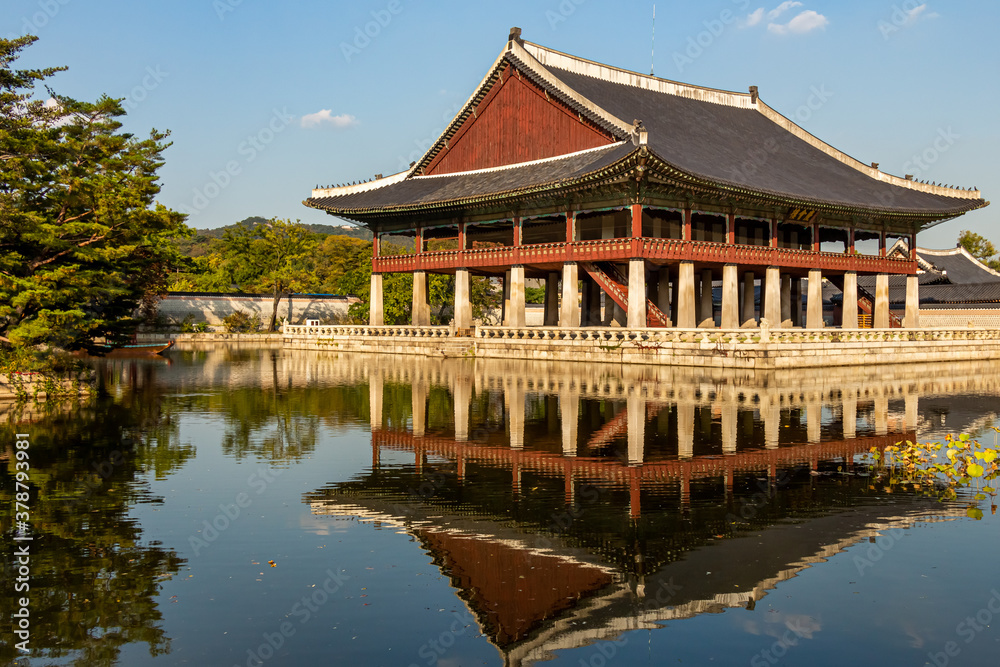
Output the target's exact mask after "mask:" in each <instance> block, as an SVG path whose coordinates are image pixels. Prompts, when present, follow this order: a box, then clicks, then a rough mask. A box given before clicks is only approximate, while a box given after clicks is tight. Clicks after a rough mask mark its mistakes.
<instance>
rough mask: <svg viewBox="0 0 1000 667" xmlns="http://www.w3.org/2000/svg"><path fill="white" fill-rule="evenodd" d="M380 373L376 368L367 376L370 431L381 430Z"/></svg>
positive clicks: (381, 385)
mask: <svg viewBox="0 0 1000 667" xmlns="http://www.w3.org/2000/svg"><path fill="white" fill-rule="evenodd" d="M382 388H383V382H382V375H381V374H380V373H379V372H378V369H377V368H376V369H375V370H373V371H372V374H371V376H370V377H369V378H368V413H369V414H368V423H369V425H370V426H371V430H372V433H374V432H375V431H381V430H382V394H383V392H382Z"/></svg>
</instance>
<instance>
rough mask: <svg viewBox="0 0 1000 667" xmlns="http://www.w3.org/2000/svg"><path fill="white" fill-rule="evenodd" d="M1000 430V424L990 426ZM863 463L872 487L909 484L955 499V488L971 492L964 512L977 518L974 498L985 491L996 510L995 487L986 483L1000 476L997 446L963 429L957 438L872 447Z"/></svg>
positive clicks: (977, 509)
mask: <svg viewBox="0 0 1000 667" xmlns="http://www.w3.org/2000/svg"><path fill="white" fill-rule="evenodd" d="M993 430H994V431H995V432H997V433H1000V428H997V427H993ZM867 463H868V464H869V466H870V467H871V469H872V472H873V474H874V477H873V485H872V488H875V486H874V485H875V484H882V485H884V488H885V490H886V491H888V492H891V491H892V490H893V489H895V488H903V489H907V488H911V489H913V490H914V491H917V492H922V493H926V494H929V495H934V496H936V497H938V498H940V499H941V500H955V499H957V498H958V493H959V491H962V490H963V489H964V490H968V491H969V492H974V495H973V496H972V500H973V502H971V503H970V504H969V507H968V512H967V514H968V516H970V517H972V518H975V519H981V518H982V516H983V513H982V510H980V509H979V507H978V504H977V502H978V501H980V500H985V499H986V498H987V495H988V496H989V497H990V498H992V499H993V501H992V502H991V507H992V511H993V512H994V513H995V512H996V500H995V499H996V495H997V492H996V489H995V488H994V487H993V485H992V484H990V483H991V482H992V481H993V480H995V479H996V478H997V477H1000V448H998V447H997V446H996V442H995V437H994V446H993V447H986V446H984V445H982V444H981V443H980V442H979V441H978V440H976V439H974V438H973V437H971V436H970V435H968V434H967V433H963V434H961V435H960V436H958V437H957V438H954V437H952V436H951V435H948V436H947V437H946V438H945V440H944V442H927V443H914V442H910V441H909V440H907V441H906V442H905V443H899V444H897V445H895V446H892V447H886V448H885V452H884V454H883V452H881V451H879V449H878V448H877V447H872V448H871V451H870V453H869V454H868V456H867Z"/></svg>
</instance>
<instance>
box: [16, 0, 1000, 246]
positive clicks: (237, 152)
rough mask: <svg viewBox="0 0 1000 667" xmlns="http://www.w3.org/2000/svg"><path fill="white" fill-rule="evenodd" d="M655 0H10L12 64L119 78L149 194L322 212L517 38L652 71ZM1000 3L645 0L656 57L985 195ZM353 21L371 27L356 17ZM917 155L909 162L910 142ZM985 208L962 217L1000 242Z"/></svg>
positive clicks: (398, 162) (229, 210)
mask: <svg viewBox="0 0 1000 667" xmlns="http://www.w3.org/2000/svg"><path fill="white" fill-rule="evenodd" d="M652 6H653V3H652V2H646V1H642V2H605V1H602V0H549V1H545V0H543V1H540V2H538V1H536V2H528V1H527V0H505V1H504V2H496V3H477V2H451V1H441V2H434V3H431V2H428V1H427V0H355V1H353V2H337V1H333V2H331V1H327V2H320V1H318V0H290V1H286V2H281V3H278V2H264V1H263V0H171V1H170V2H136V1H135V0H90V1H85V0H4V7H3V10H2V20H0V34H3V35H5V36H12V35H19V34H24V33H25V32H32V33H33V34H36V35H38V36H39V37H40V38H41V39H40V41H39V42H37V43H36V44H35V46H33V47H31V48H30V49H29V50H28V51H27V52H26V53H25V55H24V57H23V58H22V59H21V60H20V62H19V65H20V66H48V65H68V66H69V68H70V69H69V71H67V72H64V73H61V74H59V75H57V76H56V77H55V78H54V79H53V80H52V85H53V87H54V88H55V89H56V90H58V91H59V92H61V93H64V94H68V95H71V96H73V97H76V98H79V99H94V98H96V97H97V96H99V95H100V94H101V93H107V94H108V95H112V96H114V97H125V98H126V103H125V104H126V108H127V109H128V110H129V116H128V119H127V121H126V128H127V129H128V130H129V131H132V132H135V133H137V134H145V133H146V132H148V130H149V129H150V128H152V127H155V128H157V129H169V130H171V132H172V136H171V139H172V140H173V142H174V144H173V146H172V147H171V148H170V149H169V150H168V151H167V152H166V154H165V157H166V165H165V166H164V167H163V168H162V169H161V171H160V175H161V177H162V182H163V192H162V193H161V197H160V199H161V201H162V202H163V203H164V204H166V205H168V206H170V207H172V208H177V209H183V210H187V211H190V212H192V213H193V215H192V216H191V217H190V218H189V221H188V222H189V224H191V225H192V226H195V227H199V228H213V227H219V226H222V225H226V224H230V223H232V222H235V221H238V220H241V219H243V218H245V217H248V216H251V215H262V216H265V217H272V216H278V217H282V218H292V219H301V220H302V221H304V222H319V223H335V222H336V221H335V219H333V218H331V217H329V216H327V215H325V214H323V213H321V212H319V211H314V210H311V209H307V208H305V207H304V206H302V205H301V201H302V200H303V199H305V198H307V197H308V196H309V194H310V190H311V189H312V188H313V187H314V186H315V185H317V184H322V185H326V184H331V183H342V182H348V181H355V180H361V179H365V178H370V177H371V176H373V175H374V174H376V173H383V174H386V175H388V174H390V173H395V172H397V171H400V170H401V169H402V168H404V167H405V166H406V165H407V164H408V163H409V162H410V161H411V160H415V159H417V158H418V157H419V155H420V154H422V152H423V150H424V149H425V148H426V147H427V146H428V145H429V143H430V142H431V141H432V140H433V139H434V138H436V136H437V133H438V132H439V131H441V130H442V129H443V127H444V126H445V124H446V122H447V121H448V120H450V118H451V117H452V115H453V114H454V113H456V112H457V110H458V108H459V105H461V103H463V102H464V101H465V100H466V99H467V98H468V96H469V95H470V94H471V92H472V91H473V89H474V87H475V86H476V84H477V83H479V81H480V80H481V78H482V77H483V75H484V74H485V73H486V70H487V68H488V67H489V66H490V64H492V62H493V61H494V59H495V58H496V57H497V55H498V54H499V53H500V51H501V49H502V48H503V46H504V43H505V41H506V37H507V34H508V30H509V28H510V27H511V26H514V25H516V26H520V27H521V28H522V30H523V37H524V38H525V39H527V40H529V41H533V42H537V43H539V44H543V45H545V46H548V47H551V48H554V49H558V50H560V51H565V52H568V53H571V54H574V55H578V56H582V57H585V58H589V59H591V60H597V61H600V62H605V63H608V64H611V65H615V66H618V67H623V68H627V69H633V70H637V71H640V72H648V71H649V69H650V64H651V57H650V46H651V45H650V32H651V25H650V23H651V14H652ZM997 25H1000V3H996V2H987V1H985V0H982V1H973V0H951V1H950V2H948V3H945V2H943V0H938V1H937V2H927V3H920V2H916V1H915V0H894V1H892V2H888V1H882V0H864V1H861V0H838V1H837V2H833V1H832V0H802V1H801V2H780V0H770V1H769V2H767V3H762V2H760V1H759V0H712V1H708V2H697V3H695V2H687V3H680V2H663V1H661V2H658V3H657V7H656V43H655V58H653V59H652V64H653V66H654V69H655V73H656V74H657V76H661V77H664V78H669V79H674V80H678V81H683V82H686V83H693V84H697V85H703V86H709V87H715V88H723V89H728V90H735V91H746V90H747V87H748V86H750V85H756V86H758V87H759V88H760V94H761V98H762V99H763V100H764V101H765V102H767V103H768V104H769V105H770V106H771V107H773V108H775V109H777V110H778V111H779V112H781V113H783V114H784V115H786V116H788V117H790V118H792V119H793V120H795V121H796V122H798V123H799V124H800V125H802V126H803V127H805V128H806V129H807V130H809V131H810V132H812V133H813V134H815V135H817V136H818V137H820V138H821V139H823V140H825V141H827V142H829V143H831V144H833V145H834V146H836V147H837V148H839V149H841V150H843V151H845V152H847V153H849V154H851V155H853V156H854V157H856V158H858V159H859V160H861V161H862V162H865V163H868V162H878V163H880V165H881V168H882V169H883V170H884V171H888V172H889V173H893V174H899V175H902V174H904V173H914V174H916V175H917V176H918V178H921V179H929V180H932V181H937V182H939V183H943V184H948V185H960V186H970V187H971V186H977V187H979V188H980V189H981V190H982V191H983V195H984V197H985V198H986V199H991V198H998V197H1000V169H998V167H997V160H996V156H997V155H998V154H1000V130H998V126H997V111H996V110H997V109H1000V86H998V81H1000V78H998V72H1000V45H998V40H997V37H996V34H995V31H996V26H997ZM366 32H367V33H368V34H365V33H366ZM914 157H916V158H917V159H918V160H919V161H920V163H919V164H918V163H917V162H915V161H914ZM996 206H1000V204H998V205H995V206H992V207H989V208H987V209H985V210H984V211H979V212H976V213H973V214H970V215H967V216H964V217H963V218H961V219H959V220H956V221H952V222H948V223H944V224H942V225H939V226H938V227H935V228H933V229H931V230H928V231H927V232H924V233H923V234H921V235H920V238H919V243H920V244H921V245H924V246H928V247H948V246H952V245H954V243H955V239H956V237H957V236H958V233H959V232H960V231H961V230H962V229H972V230H973V231H976V232H978V233H980V234H983V235H984V236H986V237H987V238H991V239H992V240H993V241H994V242H996V243H997V244H998V245H1000V229H998V228H997V227H996V225H995V224H994V221H995V220H997V219H998V217H1000V212H998V210H997V208H996Z"/></svg>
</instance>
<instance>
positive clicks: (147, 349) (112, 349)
mask: <svg viewBox="0 0 1000 667" xmlns="http://www.w3.org/2000/svg"><path fill="white" fill-rule="evenodd" d="M173 346H174V341H172V340H168V341H166V342H163V341H160V342H156V343H129V344H127V345H99V346H97V349H96V350H95V351H94V352H95V354H96V355H97V356H102V357H115V358H120V357H148V356H152V355H157V354H163V353H164V352H166V351H167V350H169V349H170V348H172V347H173Z"/></svg>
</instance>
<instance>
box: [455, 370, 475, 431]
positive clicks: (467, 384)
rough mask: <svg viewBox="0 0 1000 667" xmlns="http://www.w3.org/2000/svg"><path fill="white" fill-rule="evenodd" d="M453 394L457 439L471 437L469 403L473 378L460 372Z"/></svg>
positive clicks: (456, 378)
mask: <svg viewBox="0 0 1000 667" xmlns="http://www.w3.org/2000/svg"><path fill="white" fill-rule="evenodd" d="M453 382H454V383H453V385H452V390H451V396H452V401H453V405H452V409H453V410H454V414H455V441H456V442H467V441H468V439H469V403H471V402H472V379H471V378H469V377H467V376H465V375H462V374H459V375H456V376H455V379H454V381H453Z"/></svg>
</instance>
